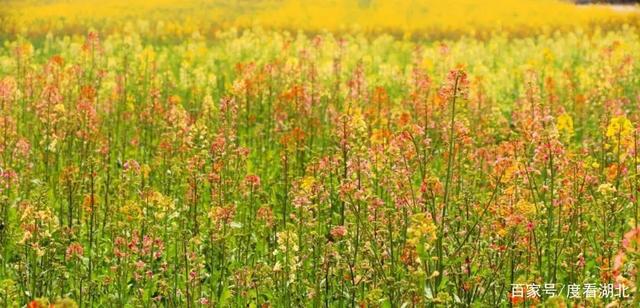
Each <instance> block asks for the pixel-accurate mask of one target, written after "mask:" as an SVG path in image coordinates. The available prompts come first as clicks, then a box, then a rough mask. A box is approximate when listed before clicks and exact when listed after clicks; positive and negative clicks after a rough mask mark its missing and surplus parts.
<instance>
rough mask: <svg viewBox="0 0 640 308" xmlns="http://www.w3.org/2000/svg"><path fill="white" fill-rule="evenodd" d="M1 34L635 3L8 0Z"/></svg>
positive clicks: (318, 26) (593, 22)
mask: <svg viewBox="0 0 640 308" xmlns="http://www.w3.org/2000/svg"><path fill="white" fill-rule="evenodd" d="M0 13H1V14H2V15H1V16H2V18H3V19H4V22H3V26H1V27H2V29H1V30H2V32H3V33H4V34H7V33H9V34H24V35H32V34H46V33H47V32H57V33H60V32H61V31H68V32H74V31H75V32H80V33H83V32H82V29H86V28H87V27H95V28H97V29H100V30H103V31H105V30H106V31H116V29H120V31H121V30H122V29H123V28H122V27H123V26H126V25H128V26H129V27H135V28H136V29H135V30H136V31H142V32H148V33H147V34H152V35H158V36H160V37H165V36H166V37H176V36H177V37H182V36H189V35H191V34H192V33H193V32H194V31H196V30H197V31H198V32H200V33H203V34H212V33H215V32H216V31H217V30H219V29H221V28H229V27H240V28H245V27H255V26H259V27H264V28H276V29H290V30H294V29H295V30H296V31H297V30H305V31H323V30H329V31H364V32H393V33H395V34H403V35H413V36H416V35H417V36H429V37H447V36H460V35H470V36H486V35H487V34H490V33H493V32H502V33H507V34H511V35H516V36H523V35H528V34H532V33H541V32H552V31H555V30H568V29H573V28H575V27H580V28H585V29H592V28H594V27H600V28H605V29H611V28H617V27H621V26H622V25H623V24H630V25H637V24H638V20H639V14H638V10H637V8H633V7H627V8H622V9H621V8H620V7H611V6H605V5H590V6H576V5H573V4H571V3H569V2H565V1H559V0H486V1H476V0H448V1H439V0H422V1H419V0H397V1H374V0H351V1H348V0H320V1H303V0H286V1H246V0H243V1H240V0H235V1H222V0H213V1H203V0H183V1H178V0H160V1H144V0H128V1H126V0H103V1H99V0H86V1H80V0H66V1H43V0H31V1H8V2H6V4H5V5H4V8H3V9H2V11H1V12H0Z"/></svg>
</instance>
